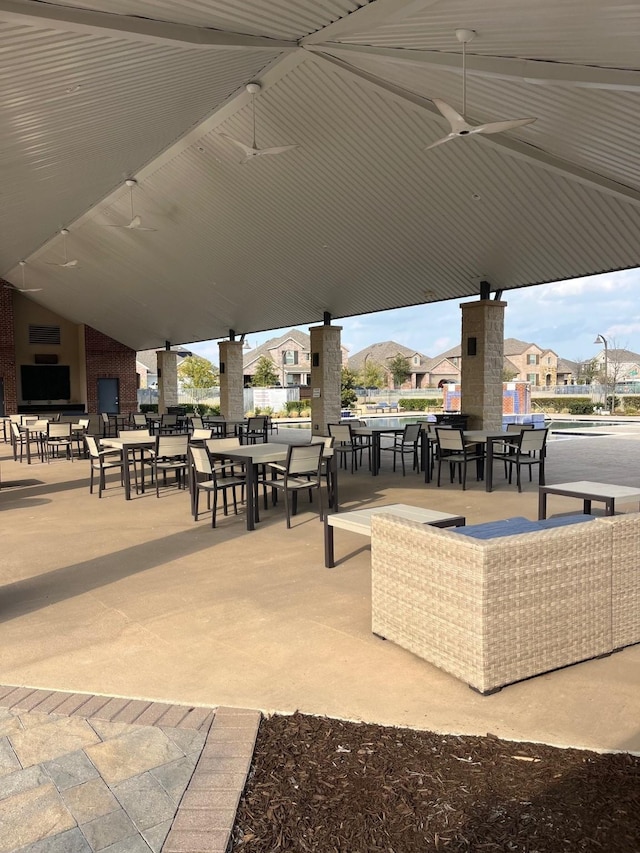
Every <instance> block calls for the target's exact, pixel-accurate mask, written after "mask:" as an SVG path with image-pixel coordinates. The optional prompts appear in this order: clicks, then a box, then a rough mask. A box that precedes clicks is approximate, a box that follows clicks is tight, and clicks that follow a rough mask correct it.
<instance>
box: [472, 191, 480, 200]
mask: <svg viewBox="0 0 640 853" xmlns="http://www.w3.org/2000/svg"><path fill="white" fill-rule="evenodd" d="M471 198H472V199H473V200H474V201H480V199H481V198H482V196H481V195H480V194H479V193H471Z"/></svg>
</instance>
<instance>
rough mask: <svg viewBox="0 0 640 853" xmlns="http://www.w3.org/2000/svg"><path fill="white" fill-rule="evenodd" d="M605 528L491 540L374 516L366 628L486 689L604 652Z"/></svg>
mask: <svg viewBox="0 0 640 853" xmlns="http://www.w3.org/2000/svg"><path fill="white" fill-rule="evenodd" d="M611 538H612V536H611V529H610V528H607V527H606V526H603V525H596V524H594V523H586V524H584V525H573V526H571V527H566V528H557V529H552V530H542V531H539V532H535V533H525V534H520V535H516V536H508V537H503V538H499V539H491V540H475V539H471V538H469V537H465V536H462V535H460V534H457V533H452V532H451V531H448V530H440V529H437V528H433V527H428V526H424V525H420V524H417V523H415V522H409V521H405V520H403V519H398V518H393V517H392V516H389V515H386V514H385V515H383V514H380V515H377V516H375V518H374V519H373V522H372V537H371V554H372V628H373V631H374V632H375V633H376V634H380V635H381V636H384V637H387V639H389V640H392V641H393V642H396V643H398V645H401V646H403V647H404V648H407V649H409V650H410V651H412V652H414V653H415V654H417V655H419V656H420V657H422V658H424V659H425V660H428V661H429V662H431V663H433V664H435V665H436V666H438V667H441V668H442V669H444V670H446V671H447V672H450V673H451V674H452V675H455V676H457V677H458V678H460V679H462V680H464V681H466V682H467V683H469V684H470V685H471V686H473V687H475V688H476V689H478V690H480V691H481V692H487V691H490V690H493V689H495V688H497V687H501V686H504V685H505V684H509V683H511V682H513V681H519V680H521V679H523V678H528V677H529V676H531V675H536V674H538V673H541V672H546V671H548V670H551V669H555V668H557V667H560V666H566V665H567V664H570V663H575V662H577V661H580V660H585V659H587V658H590V657H595V656H597V655H600V654H603V653H605V652H608V651H610V650H611V648H612V645H611V643H612V637H611V580H610V571H609V566H610V561H611Z"/></svg>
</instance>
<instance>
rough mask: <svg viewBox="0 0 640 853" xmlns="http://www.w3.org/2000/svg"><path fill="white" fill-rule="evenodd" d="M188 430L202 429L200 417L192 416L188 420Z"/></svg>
mask: <svg viewBox="0 0 640 853" xmlns="http://www.w3.org/2000/svg"><path fill="white" fill-rule="evenodd" d="M189 429H191V430H194V429H204V424H203V422H202V418H201V417H200V415H193V417H190V418H189Z"/></svg>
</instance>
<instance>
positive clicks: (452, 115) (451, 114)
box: [432, 98, 471, 133]
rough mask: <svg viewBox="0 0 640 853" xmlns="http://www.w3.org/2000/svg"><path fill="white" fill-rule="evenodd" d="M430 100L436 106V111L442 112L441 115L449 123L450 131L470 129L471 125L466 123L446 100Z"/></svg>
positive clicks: (456, 131) (458, 131)
mask: <svg viewBox="0 0 640 853" xmlns="http://www.w3.org/2000/svg"><path fill="white" fill-rule="evenodd" d="M432 101H433V103H434V105H435V106H436V107H437V109H438V111H439V112H441V113H442V115H443V116H444V117H445V118H446V120H447V121H448V122H449V124H450V125H451V132H452V133H460V131H461V130H471V125H470V124H467V122H466V121H465V120H464V118H463V116H461V115H460V113H459V112H457V111H456V110H454V108H453V107H451V106H449V104H448V103H447V102H446V101H441V100H440V98H432Z"/></svg>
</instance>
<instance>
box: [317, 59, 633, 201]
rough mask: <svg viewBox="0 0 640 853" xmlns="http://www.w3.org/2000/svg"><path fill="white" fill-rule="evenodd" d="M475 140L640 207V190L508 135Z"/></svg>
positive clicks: (366, 76)
mask: <svg viewBox="0 0 640 853" xmlns="http://www.w3.org/2000/svg"><path fill="white" fill-rule="evenodd" d="M307 49H308V51H309V53H311V54H312V55H313V56H314V57H316V58H317V59H319V60H320V61H322V62H327V63H330V64H331V65H333V66H335V67H336V68H340V69H341V70H342V71H346V72H348V73H349V74H353V75H354V76H355V77H358V79H360V80H362V81H363V82H365V83H367V84H368V85H370V86H372V87H374V88H377V89H383V90H384V91H385V92H388V93H389V94H390V95H393V96H394V97H395V98H398V99H399V100H401V101H404V102H405V103H409V104H413V105H414V106H416V107H419V108H420V109H422V110H424V111H425V112H428V113H430V114H431V115H434V116H437V117H438V118H439V119H440V120H441V121H442V115H441V113H440V112H439V111H438V110H437V109H436V107H435V106H434V104H433V103H432V102H431V101H430V100H429V98H423V97H422V96H420V95H416V93H415V92H411V91H409V90H408V89H403V88H402V87H401V86H396V85H395V84H394V83H390V82H389V81H387V80H384V79H382V78H381V77H377V76H376V75H375V74H370V73H369V72H368V71H363V70H362V69H360V68H356V67H355V66H353V65H350V64H349V63H347V62H345V61H344V60H342V59H340V58H338V57H337V56H331V55H330V54H328V53H322V52H321V51H320V50H318V49H316V47H315V45H310V46H308V48H307ZM479 123H480V122H478V124H479ZM476 139H477V140H478V142H479V143H480V144H481V145H490V146H493V147H495V148H497V149H499V150H500V151H503V152H504V151H506V152H508V153H509V154H511V155H512V156H514V157H519V158H521V159H524V160H529V161H533V162H535V163H536V164H537V165H539V166H541V167H542V168H544V169H547V170H549V171H552V172H555V173H556V174H558V175H560V176H561V177H563V178H569V179H571V180H574V181H578V182H579V183H581V184H584V185H586V186H590V187H593V188H594V189H598V190H600V191H601V192H604V193H607V194H608V195H612V196H615V197H616V198H618V199H621V200H623V201H627V202H630V203H631V204H636V205H640V192H639V191H638V190H635V189H633V188H632V187H628V186H626V185H625V184H620V183H618V182H617V181H612V180H611V179H610V178H606V177H604V176H603V175H599V174H597V173H596V172H590V171H589V170H588V169H583V168H581V167H580V166H576V165H574V164H573V163H569V162H568V161H567V160H562V159H561V158H560V157H554V156H553V155H552V154H548V153H547V152H545V151H543V150H542V149H541V148H536V147H535V146H534V145H528V144H527V143H526V142H519V141H518V140H517V139H512V138H510V137H508V136H506V135H505V134H498V135H496V136H489V137H487V136H482V137H480V136H479V135H478V136H477V137H476Z"/></svg>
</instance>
